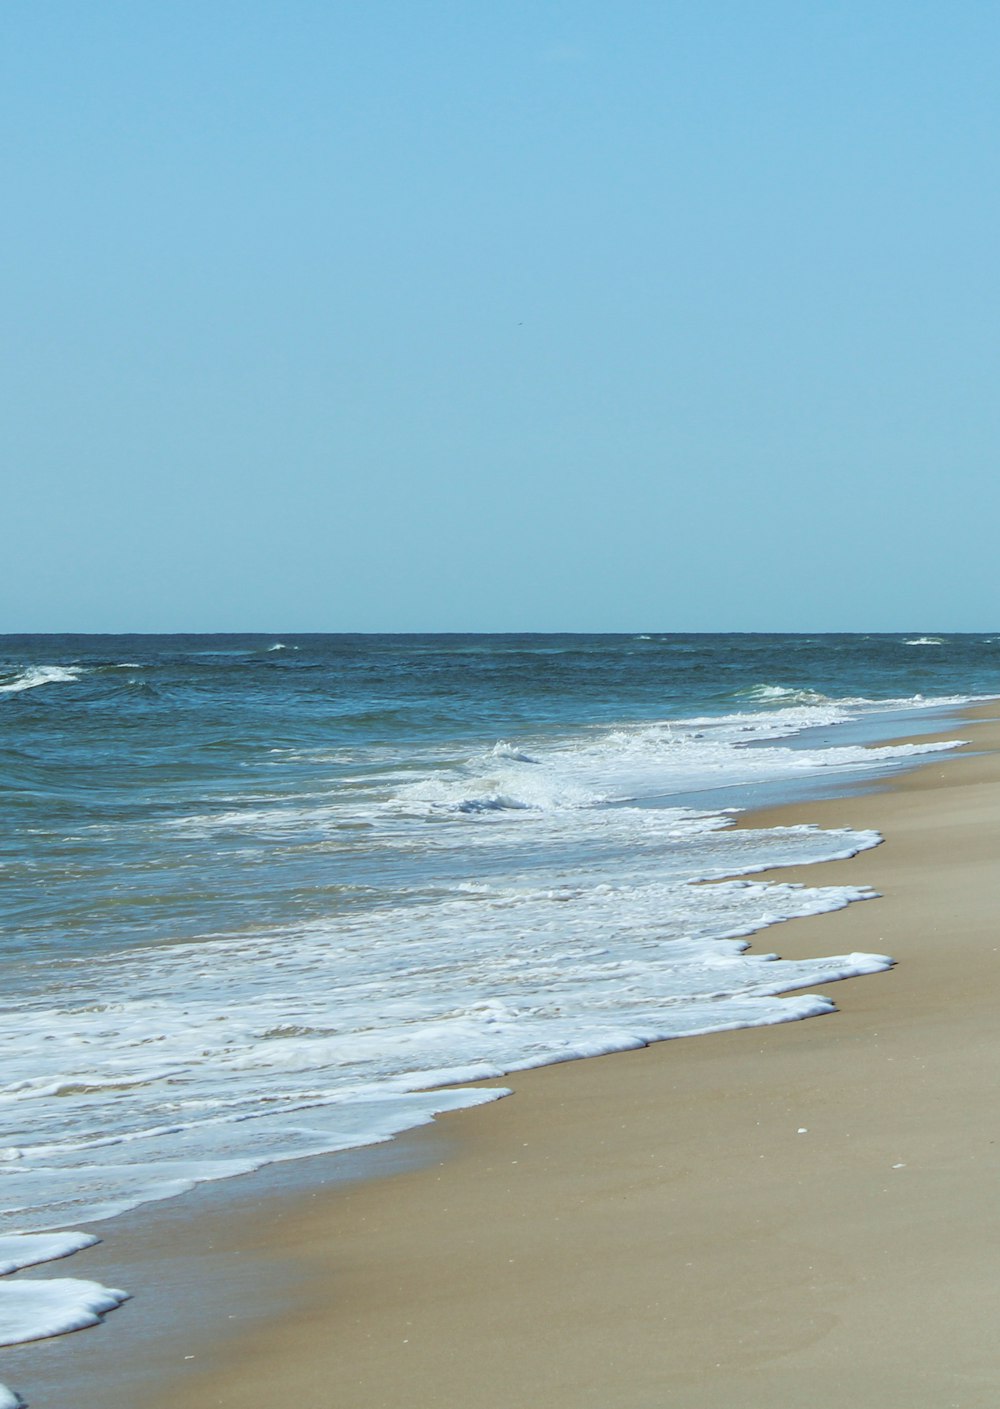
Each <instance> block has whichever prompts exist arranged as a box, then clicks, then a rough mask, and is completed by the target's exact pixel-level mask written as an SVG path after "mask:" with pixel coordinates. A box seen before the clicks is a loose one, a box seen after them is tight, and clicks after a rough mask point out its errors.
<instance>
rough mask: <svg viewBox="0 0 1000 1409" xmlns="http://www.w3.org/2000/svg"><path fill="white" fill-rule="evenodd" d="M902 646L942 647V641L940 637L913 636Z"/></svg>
mask: <svg viewBox="0 0 1000 1409" xmlns="http://www.w3.org/2000/svg"><path fill="white" fill-rule="evenodd" d="M903 644H904V645H907V646H943V645H944V640H943V638H942V637H940V636H915V637H914V638H913V639H912V640H909V641H905V642H904V643H903Z"/></svg>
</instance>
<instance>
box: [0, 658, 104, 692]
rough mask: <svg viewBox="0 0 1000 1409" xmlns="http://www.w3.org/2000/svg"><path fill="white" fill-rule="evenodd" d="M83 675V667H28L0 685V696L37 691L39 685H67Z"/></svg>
mask: <svg viewBox="0 0 1000 1409" xmlns="http://www.w3.org/2000/svg"><path fill="white" fill-rule="evenodd" d="M83 673H84V672H83V667H82V666H78V665H29V666H28V668H27V669H26V670H23V671H22V672H21V673H20V674H19V675H15V676H14V678H13V679H12V680H7V681H5V682H4V684H2V685H0V694H5V695H15V694H19V693H20V692H21V691H22V690H37V689H38V687H39V686H40V685H58V684H68V683H69V682H70V681H73V680H79V678H80V676H81V675H82V674H83Z"/></svg>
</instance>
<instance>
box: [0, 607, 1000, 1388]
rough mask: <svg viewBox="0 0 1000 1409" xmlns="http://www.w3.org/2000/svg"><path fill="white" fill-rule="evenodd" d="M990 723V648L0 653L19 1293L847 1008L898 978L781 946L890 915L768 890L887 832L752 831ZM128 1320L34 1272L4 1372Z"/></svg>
mask: <svg viewBox="0 0 1000 1409" xmlns="http://www.w3.org/2000/svg"><path fill="white" fill-rule="evenodd" d="M996 695H1000V636H991V635H937V636H935V635H932V634H928V633H919V632H917V633H913V634H911V635H874V636H861V635H854V636H801V635H793V636H780V635H766V636H765V635H761V636H754V635H742V634H741V635H729V636H726V635H717V636H688V635H678V636H672V635H665V634H661V633H655V632H650V633H640V634H636V635H631V636H623V635H618V636H580V635H553V636H540V635H528V636H513V635H508V636H453V635H449V636H313V635H309V636H296V635H285V636H254V635H241V636H230V635H227V636H127V637H114V636H64V637H60V636H17V637H11V636H8V637H3V638H0V787H2V789H3V796H4V802H5V806H4V810H3V822H2V836H0V847H2V849H0V866H2V875H3V886H2V891H0V917H2V926H0V953H2V961H3V967H4V1001H3V1015H2V1021H0V1044H2V1051H3V1063H2V1068H0V1104H2V1108H3V1113H4V1121H3V1132H2V1134H0V1209H2V1210H3V1222H2V1225H0V1270H3V1271H7V1272H8V1273H10V1272H13V1271H15V1270H16V1269H17V1268H18V1267H22V1266H26V1265H29V1264H32V1263H38V1262H42V1261H45V1260H46V1259H48V1258H51V1257H54V1256H57V1255H60V1254H63V1253H67V1252H70V1251H72V1250H73V1248H74V1247H80V1246H82V1245H84V1244H85V1243H86V1242H87V1241H88V1240H89V1235H87V1233H86V1225H87V1223H88V1222H91V1221H94V1220H97V1219H101V1218H106V1217H108V1216H111V1215H114V1214H115V1213H117V1212H121V1211H123V1210H126V1209H132V1208H136V1207H137V1206H141V1205H143V1204H144V1203H147V1202H149V1201H151V1200H158V1199H162V1198H165V1197H168V1196H171V1195H173V1194H178V1193H182V1192H184V1191H185V1190H187V1189H190V1188H191V1187H193V1186H194V1185H196V1184H197V1183H200V1182H203V1181H206V1180H219V1179H224V1178H226V1177H228V1176H230V1175H234V1174H238V1173H241V1172H244V1171H249V1170H252V1169H256V1168H260V1167H261V1166H263V1165H266V1164H269V1163H273V1162H276V1161H285V1160H291V1159H296V1158H299V1157H302V1156H305V1155H310V1154H315V1153H320V1152H324V1151H333V1150H340V1149H349V1148H356V1147H360V1146H363V1145H365V1144H368V1143H372V1142H376V1141H381V1140H384V1139H387V1138H389V1137H390V1136H392V1135H393V1134H394V1133H396V1132H399V1131H401V1130H405V1129H407V1128H412V1127H414V1126H416V1125H419V1124H422V1123H424V1122H426V1121H428V1120H429V1119H431V1118H432V1116H433V1114H434V1113H435V1112H436V1111H440V1110H444V1109H451V1108H454V1107H457V1106H461V1105H468V1104H472V1103H476V1102H479V1101H482V1100H484V1099H492V1098H493V1093H484V1092H482V1091H478V1090H477V1091H472V1090H462V1089H461V1087H460V1086H458V1087H457V1088H456V1086H455V1083H461V1082H464V1081H470V1080H473V1079H478V1078H482V1077H498V1076H502V1075H503V1074H504V1073H506V1072H510V1071H514V1070H517V1069H519V1068H524V1067H528V1066H534V1065H543V1064H546V1063H549V1062H554V1061H561V1060H566V1059H568V1058H572V1057H577V1056H586V1055H591V1054H595V1053H601V1052H609V1051H615V1050H622V1049H625V1048H629V1047H636V1046H640V1045H643V1044H645V1043H648V1042H653V1041H658V1040H661V1039H664V1038H669V1037H672V1036H677V1035H681V1034H694V1033H700V1032H710V1031H716V1030H720V1029H723V1028H727V1027H742V1026H752V1025H757V1024H764V1023H773V1022H782V1021H789V1020H793V1019H798V1018H803V1017H809V1016H811V1015H813V1014H817V1013H821V1012H825V1011H829V1010H830V1008H831V1006H832V1004H831V1002H830V1000H828V999H825V998H818V997H816V996H815V995H808V996H805V995H801V994H799V995H796V993H795V990H797V989H802V988H807V987H812V986H815V985H816V984H817V983H821V982H824V983H825V982H830V981H833V980H835V979H839V978H842V977H847V976H850V975H852V974H857V973H864V972H874V971H877V970H879V969H882V968H885V967H887V966H888V965H889V963H890V962H891V958H890V956H886V955H876V954H851V955H838V956H831V957H827V958H821V959H817V960H813V961H809V962H796V963H790V962H783V961H781V960H779V959H777V958H776V957H775V956H774V955H772V954H769V953H768V952H767V951H766V949H765V948H764V947H763V946H761V945H760V943H759V941H758V949H757V951H756V952H754V953H752V954H751V953H749V952H747V943H748V936H751V935H754V934H757V933H758V932H759V931H761V930H763V929H765V928H766V927H768V926H769V925H772V924H775V923H777V922H780V921H782V920H785V919H789V918H792V917H794V916H798V915H803V914H815V913H820V912H822V911H825V910H831V909H836V908H839V907H841V906H844V905H847V904H849V903H851V902H853V901H857V900H863V899H864V898H865V897H866V895H867V894H868V893H867V892H865V891H863V890H858V889H856V888H851V887H829V886H826V887H822V888H809V887H801V886H791V885H776V884H767V885H764V884H761V883H758V882H754V881H753V880H750V879H746V878H747V877H751V876H752V875H753V874H754V873H755V872H757V871H761V870H765V869H767V868H769V867H771V866H773V865H779V864H789V863H803V862H819V861H823V860H828V859H831V858H833V857H835V856H846V855H850V854H853V853H854V852H855V851H858V850H860V849H863V848H866V847H870V846H874V845H876V844H877V843H878V841H879V838H878V836H877V835H876V834H874V833H871V832H858V831H849V830H838V831H818V830H816V829H814V828H810V827H791V828H780V829H770V830H763V829H758V830H754V829H752V828H751V829H744V828H741V829H738V830H736V829H733V828H732V827H731V821H732V817H733V814H734V812H735V811H738V810H740V809H743V808H746V807H749V806H759V805H761V804H762V803H764V802H778V801H782V800H786V799H791V798H793V797H808V796H811V795H816V796H818V795H819V794H821V793H822V792H824V791H828V790H829V789H830V788H837V789H840V790H844V789H850V788H857V787H862V786H865V785H867V784H870V783H871V782H872V781H873V780H874V779H876V778H877V777H879V776H882V775H884V774H885V773H887V772H889V771H891V770H893V769H898V768H899V767H901V766H904V765H906V764H907V763H910V762H912V761H914V759H916V758H919V756H920V755H921V754H922V753H924V752H927V751H929V750H934V749H937V750H947V749H948V748H950V747H951V746H952V745H951V743H950V741H949V740H947V739H946V740H944V741H941V740H936V741H930V742H927V743H919V742H918V743H916V744H903V745H898V744H897V745H891V744H888V743H886V742H885V741H887V740H890V739H893V738H900V737H903V736H905V735H907V734H910V733H914V734H919V733H920V732H922V731H928V730H931V729H934V728H942V727H945V726H946V725H949V723H950V721H951V720H953V719H954V718H955V716H956V714H957V712H958V710H959V709H960V708H961V706H962V705H963V704H966V703H968V702H970V701H971V700H974V699H979V698H988V697H992V696H996ZM706 878H727V879H721V883H720V884H717V885H713V886H710V887H699V886H697V885H696V884H694V882H696V881H698V880H701V879H706ZM786 995H788V996H786ZM444 1083H449V1089H448V1090H434V1089H431V1090H429V1091H428V1088H434V1087H438V1086H441V1085H442V1084H444ZM68 1230H70V1231H68ZM60 1270H61V1269H60ZM124 1294H125V1293H124V1291H116V1290H114V1289H109V1288H103V1287H100V1286H98V1285H97V1284H95V1283H90V1282H85V1281H82V1280H80V1279H75V1278H72V1277H68V1278H67V1277H52V1278H51V1279H50V1278H48V1277H47V1276H46V1277H45V1278H42V1279H39V1278H37V1277H32V1278H31V1279H26V1278H20V1279H19V1278H17V1277H16V1276H11V1275H8V1276H5V1277H4V1278H3V1279H2V1280H0V1344H5V1343H6V1344H9V1343H13V1342H16V1341H21V1340H28V1339H32V1338H37V1337H39V1336H44V1335H50V1334H53V1333H56V1332H60V1331H66V1330H70V1329H73V1328H75V1327H77V1326H80V1325H85V1324H89V1323H92V1322H93V1320H94V1319H95V1318H96V1317H99V1316H101V1315H103V1314H104V1313H105V1312H107V1311H108V1310H110V1309H112V1308H113V1307H114V1306H115V1305H117V1304H118V1302H119V1301H120V1300H121V1298H122V1297H123V1296H124ZM3 1402H4V1401H3V1392H2V1391H0V1405H2V1404H3ZM13 1402H15V1401H14V1397H13V1394H12V1393H10V1394H9V1395H8V1403H13Z"/></svg>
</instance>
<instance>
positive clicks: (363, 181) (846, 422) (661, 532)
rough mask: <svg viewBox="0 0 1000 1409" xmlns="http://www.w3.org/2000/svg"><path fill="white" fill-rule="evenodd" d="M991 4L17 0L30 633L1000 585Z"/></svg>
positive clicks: (785, 624) (687, 604)
mask: <svg viewBox="0 0 1000 1409" xmlns="http://www.w3.org/2000/svg"><path fill="white" fill-rule="evenodd" d="M998 79H1000V6H996V5H995V4H993V3H975V0H972V2H971V3H970V0H958V3H952V4H948V5H945V4H943V3H936V4H927V3H920V0H907V3H889V0H865V2H864V3H861V0H859V3H830V0H826V2H825V3H824V0H797V3H792V2H791V0H754V3H752V4H751V3H746V0H739V2H738V3H737V2H736V0H733V2H732V3H727V2H726V0H707V3H706V2H705V0H698V2H697V3H696V2H695V0H686V2H685V3H670V0H662V3H634V0H624V2H623V3H617V4H614V5H612V4H609V3H607V0H601V3H593V0H576V3H554V2H553V0H531V3H520V0H513V2H511V0H493V3H489V4H487V3H472V2H471V0H469V2H468V3H455V2H454V0H408V3H399V2H398V0H392V2H391V3H390V2H389V0H365V3H354V0H344V3H338V2H337V0H325V3H319V2H318V0H280V3H279V0H267V3H262V2H261V0H238V2H237V0H233V2H232V3H230V0H199V2H198V3H189V2H188V0H172V3H170V4H162V3H159V0H156V2H155V3H154V0H128V2H127V3H117V0H94V3H92V4H87V5H82V4H79V3H76V0H73V3H62V0H6V3H5V4H4V6H3V7H2V10H0V113H2V121H3V142H2V156H0V169H2V183H3V190H4V197H5V199H4V204H5V216H4V219H3V221H2V223H0V284H2V315H3V316H2V325H3V343H4V366H5V374H4V377H3V379H2V388H0V424H2V427H3V430H2V445H3V459H4V466H5V475H4V479H5V484H6V486H7V489H6V493H5V495H4V504H5V512H4V519H5V521H6V522H5V532H4V540H5V546H4V552H3V566H2V571H0V630H4V631H45V630H81V631H100V630H135V631H142V630H149V631H166V630H241V629H246V630H255V629H261V630H278V629H283V630H286V631H291V630H302V631H308V630H319V631H322V630H330V631H338V630H484V631H485V630H545V629H563V630H638V629H648V628H656V629H662V630H795V629H802V630H813V631H815V630H852V629H857V630H879V629H882V630H896V629H913V628H918V627H920V628H926V629H930V628H936V629H949V630H961V629H969V630H979V629H994V628H996V627H997V626H998V624H1000V623H998V612H997V608H996V600H997V588H996V579H997V570H996V559H997V549H996V537H997V525H998V524H1000V475H998V473H997V469H998V454H997V449H998V445H1000V439H998V431H1000V397H998V395H997V391H996V384H997V380H998V370H1000V368H998V350H1000V316H998V315H1000V309H998V293H1000V272H998V271H1000V259H998V255H997V251H998V249H1000V228H998V227H1000V218H998V217H1000V183H998V144H1000V82H998Z"/></svg>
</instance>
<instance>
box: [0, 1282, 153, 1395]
mask: <svg viewBox="0 0 1000 1409" xmlns="http://www.w3.org/2000/svg"><path fill="white" fill-rule="evenodd" d="M128 1296H129V1294H128V1292H122V1291H117V1290H116V1289H115V1288H113V1287H102V1286H101V1284H100V1283H99V1282H84V1281H81V1280H80V1279H79V1278H77V1277H54V1278H52V1279H51V1280H47V1281H37V1280H34V1279H31V1280H28V1279H25V1278H14V1279H12V1280H10V1281H3V1282H0V1345H17V1344H19V1343H20V1342H22V1341H33V1340H44V1339H45V1338H46V1337H47V1336H61V1335H65V1334H66V1332H67V1331H82V1330H83V1329H84V1327H85V1326H96V1325H97V1324H98V1322H99V1321H101V1320H103V1318H104V1317H105V1316H106V1315H107V1313H108V1312H109V1311H114V1309H115V1307H117V1306H121V1304H122V1302H123V1301H127V1300H128ZM15 1402H16V1401H15Z"/></svg>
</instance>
